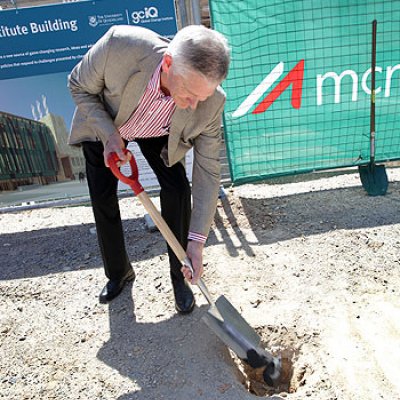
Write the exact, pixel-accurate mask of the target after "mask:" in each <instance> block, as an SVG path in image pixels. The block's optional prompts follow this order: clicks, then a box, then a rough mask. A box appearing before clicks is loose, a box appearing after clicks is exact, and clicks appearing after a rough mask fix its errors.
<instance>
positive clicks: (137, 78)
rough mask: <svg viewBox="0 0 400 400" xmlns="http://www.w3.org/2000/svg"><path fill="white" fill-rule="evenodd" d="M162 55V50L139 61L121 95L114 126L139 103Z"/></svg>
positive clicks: (119, 123) (125, 118) (127, 116)
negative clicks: (137, 67)
mask: <svg viewBox="0 0 400 400" xmlns="http://www.w3.org/2000/svg"><path fill="white" fill-rule="evenodd" d="M162 56H163V52H157V53H155V54H153V55H152V56H150V57H146V58H145V59H143V60H142V61H141V62H140V63H139V70H138V71H137V72H135V73H134V74H132V76H131V77H130V78H129V80H128V82H127V83H126V86H125V89H124V92H123V93H122V96H121V103H120V106H119V110H118V114H117V116H116V117H115V120H114V123H115V125H116V126H121V125H122V124H124V122H126V121H127V119H128V118H129V117H130V116H131V114H132V111H133V110H134V109H135V108H136V107H137V105H138V104H139V101H140V99H141V98H142V96H143V93H144V91H145V90H146V87H147V84H148V83H149V81H150V79H151V76H152V75H153V72H154V71H155V69H156V67H157V66H158V64H159V63H160V62H161V59H162Z"/></svg>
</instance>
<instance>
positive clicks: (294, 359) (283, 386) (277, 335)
mask: <svg viewBox="0 0 400 400" xmlns="http://www.w3.org/2000/svg"><path fill="white" fill-rule="evenodd" d="M256 331H257V333H258V334H259V335H260V336H261V347H263V348H264V349H265V350H267V351H268V352H270V353H271V354H272V355H273V356H274V357H280V358H281V368H282V369H281V373H280V376H279V379H278V380H277V382H276V384H275V386H269V385H268V384H267V383H266V382H265V380H264V371H265V369H266V367H265V366H263V367H261V368H252V367H250V365H248V364H247V363H246V362H244V361H242V360H241V359H239V358H238V357H237V356H236V355H235V354H234V353H233V352H230V353H231V356H232V358H233V361H234V363H235V366H236V367H237V371H238V377H239V380H240V382H241V383H242V384H243V385H244V387H245V388H246V390H247V391H248V392H250V393H251V394H253V395H256V396H258V397H268V396H271V395H274V394H279V393H294V392H296V391H297V390H298V388H299V387H300V386H304V385H305V383H306V378H307V377H308V376H309V375H310V374H311V369H310V368H309V367H308V366H307V365H301V364H300V363H299V355H300V349H301V347H302V345H303V344H304V343H305V342H306V341H308V339H309V338H310V335H298V334H297V333H296V332H295V331H294V330H293V331H290V330H289V329H288V328H286V327H274V326H263V327H258V328H256Z"/></svg>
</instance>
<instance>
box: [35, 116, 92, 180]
mask: <svg viewBox="0 0 400 400" xmlns="http://www.w3.org/2000/svg"><path fill="white" fill-rule="evenodd" d="M39 121H40V122H42V123H44V124H45V125H46V126H47V127H48V128H49V129H50V132H51V133H52V135H53V139H54V141H55V144H56V151H57V159H58V162H59V165H60V168H59V175H58V177H57V178H58V180H60V181H63V180H65V179H78V176H79V173H82V172H85V170H86V168H85V158H84V156H83V153H82V149H81V148H80V147H77V146H70V145H69V144H68V143H67V140H68V130H67V127H66V125H65V122H64V118H62V117H60V116H57V115H54V114H52V113H47V114H46V115H45V116H44V117H42V118H40V120H39Z"/></svg>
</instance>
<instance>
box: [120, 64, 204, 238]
mask: <svg viewBox="0 0 400 400" xmlns="http://www.w3.org/2000/svg"><path fill="white" fill-rule="evenodd" d="M160 77H161V63H160V65H159V66H158V67H157V69H156V70H155V71H154V73H153V75H152V77H151V79H150V81H149V83H148V85H147V87H146V90H145V92H144V93H143V96H142V98H141V99H140V102H139V104H138V106H137V108H136V110H135V111H133V113H132V115H131V116H130V117H129V119H128V120H127V121H126V122H125V123H124V124H123V125H122V126H121V127H120V128H119V132H120V134H121V137H122V138H124V139H125V140H128V141H131V140H134V139H136V138H152V137H157V136H164V135H168V134H169V127H170V125H171V118H172V115H173V113H174V111H175V103H174V100H173V99H172V97H171V96H166V95H165V94H164V93H163V91H162V90H161V87H160ZM188 239H189V240H195V241H198V242H202V243H205V242H206V240H207V237H206V236H204V235H202V234H200V233H196V232H189V235H188Z"/></svg>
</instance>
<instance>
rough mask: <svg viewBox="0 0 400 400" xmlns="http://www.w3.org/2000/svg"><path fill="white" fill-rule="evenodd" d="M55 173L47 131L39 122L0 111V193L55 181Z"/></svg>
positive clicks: (55, 161)
mask: <svg viewBox="0 0 400 400" xmlns="http://www.w3.org/2000/svg"><path fill="white" fill-rule="evenodd" d="M58 172H59V162H58V159H57V152H56V145H55V142H54V139H53V134H52V133H51V131H50V129H49V128H48V127H47V126H46V125H45V124H43V123H41V122H39V121H34V120H31V119H28V118H22V117H18V116H16V115H12V114H9V113H4V112H0V190H15V189H17V188H18V186H22V185H29V184H35V183H36V184H42V185H43V184H48V183H52V182H56V181H57V175H58Z"/></svg>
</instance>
